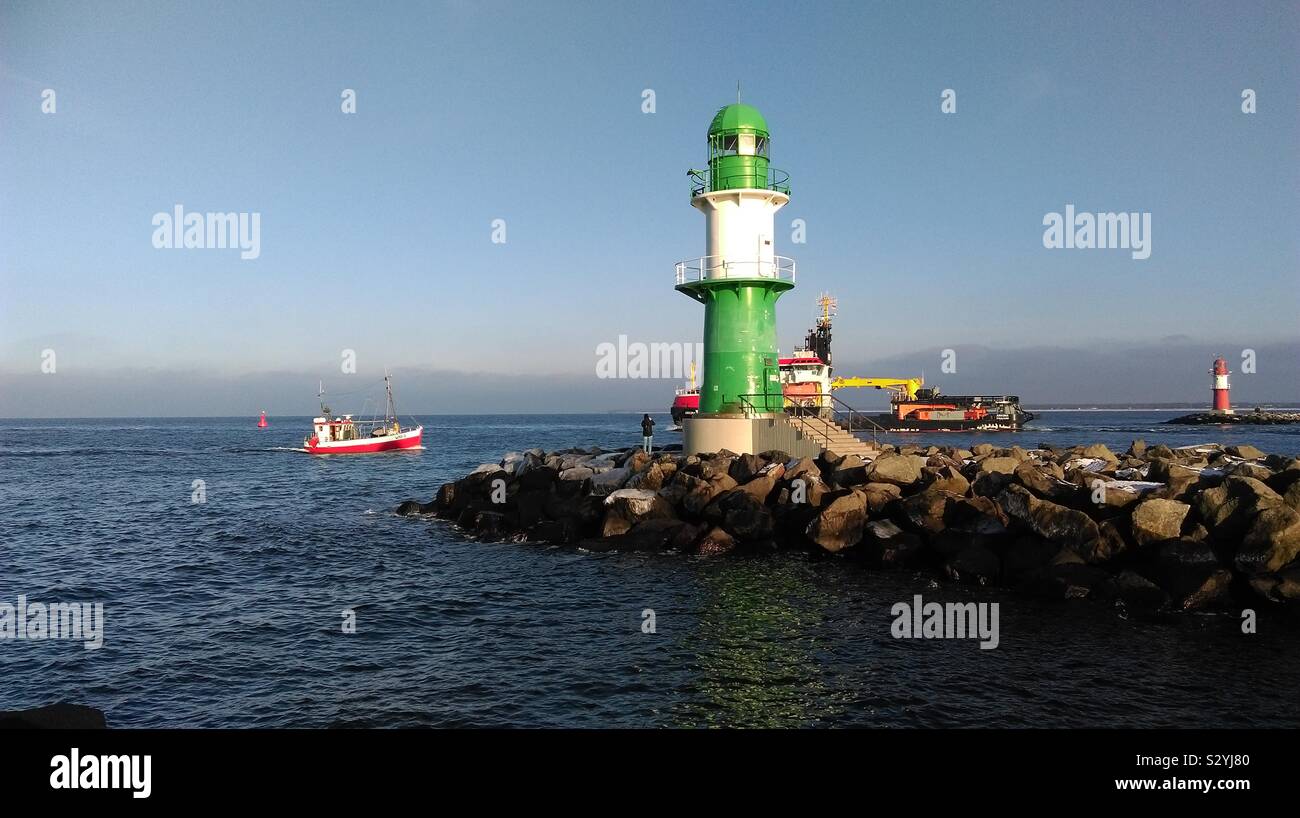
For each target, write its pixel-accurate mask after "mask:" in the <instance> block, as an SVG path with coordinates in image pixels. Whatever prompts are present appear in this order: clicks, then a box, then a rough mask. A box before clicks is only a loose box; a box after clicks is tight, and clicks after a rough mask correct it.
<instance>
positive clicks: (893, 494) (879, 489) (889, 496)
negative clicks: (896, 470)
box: [853, 483, 903, 516]
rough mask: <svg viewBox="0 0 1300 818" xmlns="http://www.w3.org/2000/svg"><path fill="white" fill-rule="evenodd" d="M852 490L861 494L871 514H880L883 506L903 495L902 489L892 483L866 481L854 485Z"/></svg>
mask: <svg viewBox="0 0 1300 818" xmlns="http://www.w3.org/2000/svg"><path fill="white" fill-rule="evenodd" d="M853 490H854V491H856V492H860V493H861V494H862V499H863V500H864V501H866V504H867V511H868V512H869V513H870V514H871V515H872V516H875V515H878V514H880V513H881V512H883V511H884V510H885V506H888V505H889V504H890V503H892V502H894V501H895V500H898V499H901V498H902V496H903V490H902V489H901V488H899V487H898V486H896V485H894V484H893V483H866V484H864V485H861V486H855V487H854V488H853Z"/></svg>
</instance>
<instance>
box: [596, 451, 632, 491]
mask: <svg viewBox="0 0 1300 818" xmlns="http://www.w3.org/2000/svg"><path fill="white" fill-rule="evenodd" d="M642 454H645V453H644V452H642ZM631 476H632V469H630V468H628V467H627V466H622V467H619V468H611V469H607V470H605V471H603V472H601V473H600V474H596V475H593V476H592V478H591V493H592V494H594V495H596V496H597V497H604V496H606V495H609V494H612V493H614V492H616V491H618V490H619V489H621V488H623V484H624V483H626V482H627V481H628V478H629V477H631Z"/></svg>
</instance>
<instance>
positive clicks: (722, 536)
mask: <svg viewBox="0 0 1300 818" xmlns="http://www.w3.org/2000/svg"><path fill="white" fill-rule="evenodd" d="M735 548H736V538H735V537H733V536H731V535H730V534H728V533H727V532H726V531H724V530H723V529H721V528H718V527H717V526H714V527H713V528H711V529H709V532H708V533H707V534H705V535H704V536H703V537H702V538H701V539H700V541H699V544H698V545H697V547H696V553H698V554H699V555H700V556H702V557H716V556H719V555H722V554H726V553H728V552H730V551H734V550H735Z"/></svg>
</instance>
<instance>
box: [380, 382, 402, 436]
mask: <svg viewBox="0 0 1300 818" xmlns="http://www.w3.org/2000/svg"><path fill="white" fill-rule="evenodd" d="M384 389H385V391H387V392H388V420H391V421H392V423H393V425H394V426H395V427H397V428H398V429H399V430H400V429H401V425H400V424H399V423H398V422H397V404H396V403H394V402H393V379H392V376H390V375H389V374H388V370H387V369H385V370H384Z"/></svg>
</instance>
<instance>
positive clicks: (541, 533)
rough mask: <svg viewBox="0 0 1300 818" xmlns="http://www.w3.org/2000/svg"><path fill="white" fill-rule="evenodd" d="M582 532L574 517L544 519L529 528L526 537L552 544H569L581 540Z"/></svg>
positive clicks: (532, 540)
mask: <svg viewBox="0 0 1300 818" xmlns="http://www.w3.org/2000/svg"><path fill="white" fill-rule="evenodd" d="M580 534H581V532H579V530H578V527H577V525H576V524H575V522H574V520H572V519H564V520H542V521H540V522H538V523H537V524H536V525H534V526H533V527H532V528H530V529H528V533H527V534H526V535H525V539H527V540H528V541H529V542H543V543H548V544H551V545H567V544H569V543H575V542H577V541H578V540H579V538H580Z"/></svg>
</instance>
